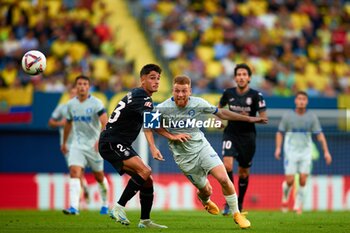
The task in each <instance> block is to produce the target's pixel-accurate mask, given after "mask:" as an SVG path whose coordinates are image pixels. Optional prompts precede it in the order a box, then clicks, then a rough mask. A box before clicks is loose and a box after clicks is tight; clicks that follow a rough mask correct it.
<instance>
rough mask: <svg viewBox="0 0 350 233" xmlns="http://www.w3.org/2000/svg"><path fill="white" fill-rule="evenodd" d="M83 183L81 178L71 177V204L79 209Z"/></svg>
mask: <svg viewBox="0 0 350 233" xmlns="http://www.w3.org/2000/svg"><path fill="white" fill-rule="evenodd" d="M80 191H81V185H80V179H79V178H70V179H69V199H70V206H71V207H73V208H75V209H79V197H80Z"/></svg>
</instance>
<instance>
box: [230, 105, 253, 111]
mask: <svg viewBox="0 0 350 233" xmlns="http://www.w3.org/2000/svg"><path fill="white" fill-rule="evenodd" d="M230 110H231V111H233V112H250V111H251V108H250V107H242V106H236V105H230Z"/></svg>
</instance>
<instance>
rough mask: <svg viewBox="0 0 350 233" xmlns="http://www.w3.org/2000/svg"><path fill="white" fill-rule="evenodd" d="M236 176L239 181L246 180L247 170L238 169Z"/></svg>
mask: <svg viewBox="0 0 350 233" xmlns="http://www.w3.org/2000/svg"><path fill="white" fill-rule="evenodd" d="M238 176H239V178H240V179H247V178H248V177H249V168H239V169H238Z"/></svg>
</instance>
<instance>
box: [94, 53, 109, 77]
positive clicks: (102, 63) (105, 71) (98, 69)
mask: <svg viewBox="0 0 350 233" xmlns="http://www.w3.org/2000/svg"><path fill="white" fill-rule="evenodd" d="M92 67H93V72H92V76H93V77H94V78H96V79H98V80H108V79H109V75H110V71H109V65H108V62H107V60H106V59H103V58H97V59H95V60H94V61H93V63H92Z"/></svg>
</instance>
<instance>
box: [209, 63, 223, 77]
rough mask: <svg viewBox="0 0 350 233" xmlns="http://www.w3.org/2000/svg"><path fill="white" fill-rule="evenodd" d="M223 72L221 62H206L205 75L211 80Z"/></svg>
mask: <svg viewBox="0 0 350 233" xmlns="http://www.w3.org/2000/svg"><path fill="white" fill-rule="evenodd" d="M222 72H223V67H222V64H221V63H220V62H219V61H209V62H206V68H205V74H206V76H207V77H208V78H209V79H215V78H217V77H218V76H219V75H221V74H222Z"/></svg>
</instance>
